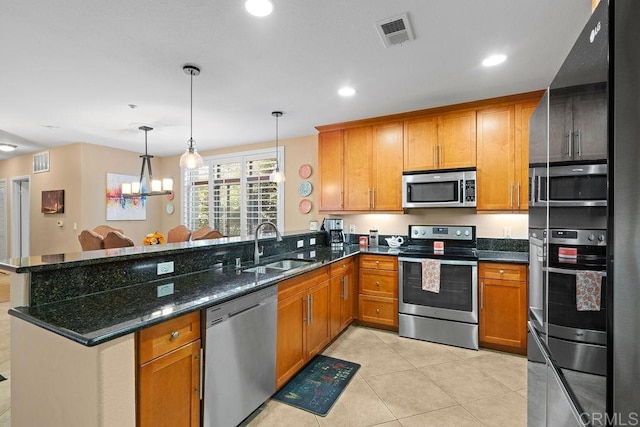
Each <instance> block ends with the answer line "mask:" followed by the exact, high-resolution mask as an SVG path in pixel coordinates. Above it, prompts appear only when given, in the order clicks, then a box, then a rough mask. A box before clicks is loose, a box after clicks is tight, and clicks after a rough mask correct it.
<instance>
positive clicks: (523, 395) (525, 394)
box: [516, 390, 527, 399]
mask: <svg viewBox="0 0 640 427" xmlns="http://www.w3.org/2000/svg"><path fill="white" fill-rule="evenodd" d="M516 393H518V394H519V395H520V396H522V397H524V398H525V399H526V398H527V390H518V391H517V392H516Z"/></svg>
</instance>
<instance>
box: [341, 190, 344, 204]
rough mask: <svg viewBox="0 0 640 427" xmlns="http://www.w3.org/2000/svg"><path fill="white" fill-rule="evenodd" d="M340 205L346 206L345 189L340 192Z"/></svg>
mask: <svg viewBox="0 0 640 427" xmlns="http://www.w3.org/2000/svg"><path fill="white" fill-rule="evenodd" d="M340 207H341V208H344V191H341V192H340Z"/></svg>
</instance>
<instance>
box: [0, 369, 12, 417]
mask: <svg viewBox="0 0 640 427" xmlns="http://www.w3.org/2000/svg"><path fill="white" fill-rule="evenodd" d="M10 408H11V378H9V379H7V380H6V381H2V382H0V414H3V413H5V412H6V411H8V410H9V409H10ZM1 425H2V424H0V426H1Z"/></svg>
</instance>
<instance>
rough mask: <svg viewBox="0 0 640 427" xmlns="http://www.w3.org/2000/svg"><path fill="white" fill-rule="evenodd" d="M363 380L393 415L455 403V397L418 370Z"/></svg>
mask: <svg viewBox="0 0 640 427" xmlns="http://www.w3.org/2000/svg"><path fill="white" fill-rule="evenodd" d="M366 381H367V383H368V384H369V385H370V386H371V388H372V389H373V391H375V392H376V393H377V394H378V396H380V398H381V399H382V401H383V402H384V403H385V405H387V407H388V408H389V410H390V411H391V412H392V413H393V415H395V416H396V418H403V417H410V416H412V415H417V414H421V413H423V412H429V411H433V410H435V409H441V408H446V407H449V406H455V405H456V402H455V400H453V399H452V398H451V397H450V396H449V395H447V394H446V393H445V392H444V391H442V389H440V388H439V387H438V386H437V385H435V384H434V383H433V382H432V381H431V380H429V379H428V378H427V377H426V376H425V375H424V374H423V373H422V372H420V371H419V370H417V369H411V370H408V371H401V372H393V373H390V374H385V375H378V376H375V377H371V378H367V379H366Z"/></svg>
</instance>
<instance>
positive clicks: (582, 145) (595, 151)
mask: <svg viewBox="0 0 640 427" xmlns="http://www.w3.org/2000/svg"><path fill="white" fill-rule="evenodd" d="M572 112H573V139H574V149H573V152H574V155H573V158H574V160H604V159H606V158H607V98H606V92H603V91H601V92H595V93H589V94H586V95H578V96H574V97H573V108H572Z"/></svg>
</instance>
